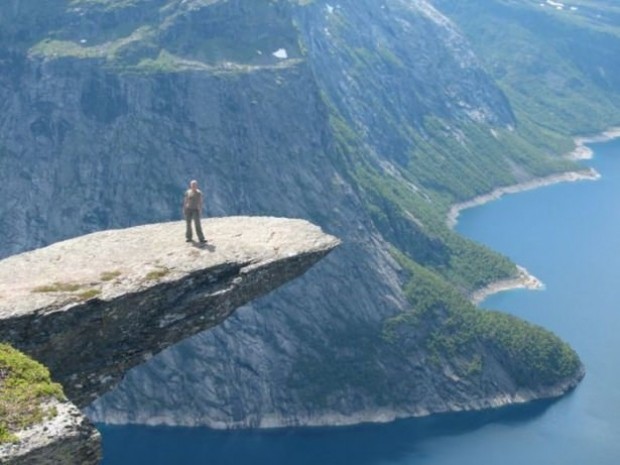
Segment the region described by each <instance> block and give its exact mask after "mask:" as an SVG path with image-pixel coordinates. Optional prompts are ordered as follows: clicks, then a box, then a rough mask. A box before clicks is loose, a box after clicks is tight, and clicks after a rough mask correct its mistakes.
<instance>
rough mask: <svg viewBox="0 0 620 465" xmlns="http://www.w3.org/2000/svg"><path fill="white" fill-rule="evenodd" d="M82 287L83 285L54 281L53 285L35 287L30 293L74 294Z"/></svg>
mask: <svg viewBox="0 0 620 465" xmlns="http://www.w3.org/2000/svg"><path fill="white" fill-rule="evenodd" d="M83 287H84V284H79V283H64V282H60V281H56V282H55V283H53V284H45V285H43V286H38V287H35V288H34V289H33V290H32V292H76V291H79V290H80V289H82V288H83Z"/></svg>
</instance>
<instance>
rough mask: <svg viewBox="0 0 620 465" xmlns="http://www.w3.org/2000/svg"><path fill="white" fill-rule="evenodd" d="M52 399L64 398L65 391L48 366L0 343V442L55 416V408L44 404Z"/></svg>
mask: <svg viewBox="0 0 620 465" xmlns="http://www.w3.org/2000/svg"><path fill="white" fill-rule="evenodd" d="M50 399H59V400H60V399H64V394H63V391H62V387H61V386H60V384H58V383H53V382H52V380H51V378H50V373H49V371H48V369H47V368H45V367H44V366H43V365H41V364H40V363H38V362H36V361H34V360H32V359H31V358H29V357H27V356H26V355H24V354H22V353H21V352H19V351H17V350H15V349H13V348H12V347H11V346H9V345H7V344H0V444H2V443H6V442H11V441H14V440H15V439H16V438H15V436H14V433H15V432H17V431H19V430H22V429H24V428H26V427H28V426H31V425H34V424H36V423H39V422H41V421H43V420H44V419H45V418H49V417H53V416H54V415H55V413H56V412H55V410H54V409H53V408H51V409H50V408H46V407H45V406H44V405H43V404H44V402H45V401H46V400H50Z"/></svg>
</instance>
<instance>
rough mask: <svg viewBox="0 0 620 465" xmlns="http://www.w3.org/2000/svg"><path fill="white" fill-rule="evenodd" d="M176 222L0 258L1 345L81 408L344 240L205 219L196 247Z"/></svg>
mask: <svg viewBox="0 0 620 465" xmlns="http://www.w3.org/2000/svg"><path fill="white" fill-rule="evenodd" d="M184 228H185V225H184V223H183V222H172V223H164V224H155V225H147V226H139V227H135V228H130V229H123V230H110V231H104V232H99V233H94V234H90V235H87V236H82V237H79V238H76V239H71V240H68V241H64V242H60V243H57V244H53V245H51V246H49V247H45V248H42V249H39V250H35V251H32V252H28V253H24V254H21V255H16V256H13V257H9V258H7V259H5V260H2V261H0V341H6V342H8V343H9V344H10V345H12V346H13V347H15V348H17V349H19V350H21V351H23V352H24V353H26V354H28V355H30V356H31V357H33V358H34V359H36V360H38V361H40V362H41V363H43V364H44V365H46V366H47V367H48V368H49V369H50V372H51V374H52V378H53V379H54V380H55V381H58V382H60V383H61V384H62V385H63V387H64V389H65V393H66V394H67V396H68V398H69V399H70V400H71V401H72V402H74V403H75V404H76V405H77V406H78V407H84V406H86V405H88V404H89V403H90V402H91V401H92V400H94V399H95V398H97V397H98V396H99V395H101V394H102V393H104V392H106V391H108V390H110V389H112V388H113V387H114V386H115V385H116V384H117V383H118V382H119V381H120V379H121V378H122V377H123V375H124V374H125V373H126V372H127V371H128V370H129V369H130V368H132V367H134V366H136V365H139V364H141V363H143V362H144V361H145V360H148V359H149V358H150V357H151V356H152V355H153V354H156V353H158V352H160V351H161V350H163V349H165V348H166V347H168V346H170V345H172V344H174V343H176V342H179V341H181V340H183V339H185V338H187V337H190V336H192V335H194V334H196V333H198V332H200V331H203V330H206V329H208V328H211V327H213V326H216V325H218V324H220V323H221V322H222V321H224V320H225V319H226V318H227V317H229V316H230V315H231V314H232V313H233V312H234V310H235V309H236V308H238V307H240V306H241V305H243V304H245V303H247V302H249V301H250V300H252V299H255V298H257V297H259V296H262V295H264V294H266V293H268V292H270V291H271V290H273V289H275V288H277V287H279V286H281V285H282V284H284V283H286V282H287V281H289V280H291V279H293V278H295V277H297V276H299V275H301V274H303V273H304V272H305V271H306V270H308V269H309V268H310V267H311V266H312V265H314V264H315V263H316V262H317V261H318V260H320V259H321V258H322V257H324V256H325V255H326V254H327V253H329V252H330V251H331V250H332V249H334V248H335V247H336V246H337V245H338V244H339V243H340V241H339V240H338V239H337V238H335V237H333V236H330V235H328V234H325V233H323V232H322V231H321V229H320V228H318V227H317V226H314V225H312V224H310V223H308V222H306V221H302V220H292V219H281V218H263V217H229V218H214V219H208V220H203V229H204V232H205V235H206V237H207V241H208V242H207V244H204V245H202V244H197V243H186V242H185V238H184ZM3 449H4V451H6V448H0V463H3ZM29 463H38V462H29ZM93 463H96V462H93Z"/></svg>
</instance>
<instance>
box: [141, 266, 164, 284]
mask: <svg viewBox="0 0 620 465" xmlns="http://www.w3.org/2000/svg"><path fill="white" fill-rule="evenodd" d="M169 273H170V270H169V269H168V268H160V269H158V270H153V271H149V272H148V273H147V274H146V277H145V279H146V280H147V281H157V280H159V279H161V278H163V277H164V276H167V275H168V274H169Z"/></svg>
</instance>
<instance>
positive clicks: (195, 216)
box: [183, 181, 207, 243]
mask: <svg viewBox="0 0 620 465" xmlns="http://www.w3.org/2000/svg"><path fill="white" fill-rule="evenodd" d="M201 210H202V192H201V191H200V189H198V181H191V182H190V183H189V189H187V190H186V191H185V197H184V198H183V214H184V215H185V223H186V228H185V239H186V242H192V221H193V222H194V228H196V235H197V236H198V240H199V241H200V242H201V243H205V242H207V241H206V240H205V236H204V234H203V233H202V226H201V225H200V212H201Z"/></svg>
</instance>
